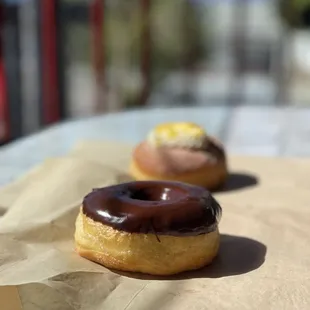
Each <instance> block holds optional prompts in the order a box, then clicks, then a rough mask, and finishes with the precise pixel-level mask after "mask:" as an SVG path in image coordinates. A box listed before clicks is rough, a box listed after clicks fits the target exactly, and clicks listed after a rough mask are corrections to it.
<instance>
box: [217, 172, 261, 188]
mask: <svg viewBox="0 0 310 310" xmlns="http://www.w3.org/2000/svg"><path fill="white" fill-rule="evenodd" d="M258 183H259V179H258V178H257V177H256V176H254V175H252V174H246V173H237V172H234V173H230V174H229V176H228V179H227V181H226V183H225V184H224V185H223V187H222V188H220V189H218V190H217V191H216V192H219V193H220V192H228V191H234V190H238V189H242V188H246V187H252V186H255V185H257V184H258Z"/></svg>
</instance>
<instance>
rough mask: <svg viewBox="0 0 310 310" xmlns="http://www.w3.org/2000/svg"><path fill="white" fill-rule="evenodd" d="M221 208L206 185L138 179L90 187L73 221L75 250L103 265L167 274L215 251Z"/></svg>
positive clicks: (203, 260)
mask: <svg viewBox="0 0 310 310" xmlns="http://www.w3.org/2000/svg"><path fill="white" fill-rule="evenodd" d="M221 212H222V209H221V207H220V205H219V204H218V203H217V201H216V200H215V199H214V198H213V197H212V195H211V194H210V193H209V192H208V191H207V190H206V189H204V188H202V187H198V186H193V185H189V184H185V183H180V182H160V181H139V182H130V183H124V184H119V185H114V186H110V187H106V188H100V189H94V190H93V191H92V192H91V193H90V194H88V195H87V196H86V197H85V198H84V201H83V204H82V206H81V209H80V214H79V216H78V218H77V221H76V232H75V241H76V250H77V252H78V253H79V254H80V255H81V256H83V257H86V258H88V259H90V260H93V261H95V262H98V263H100V264H102V265H104V266H106V267H109V268H114V269H119V270H125V271H135V272H143V273H149V274H154V275H170V274H175V273H179V272H182V271H186V270H192V269H198V268H200V267H202V266H205V265H207V264H209V263H211V262H212V260H213V259H214V257H215V256H216V254H217V252H218V247H219V231H218V223H219V221H220V218H221Z"/></svg>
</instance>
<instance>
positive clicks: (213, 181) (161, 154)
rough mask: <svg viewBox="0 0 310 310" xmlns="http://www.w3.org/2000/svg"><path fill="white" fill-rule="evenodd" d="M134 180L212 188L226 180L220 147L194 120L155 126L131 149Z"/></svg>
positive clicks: (131, 171) (225, 169)
mask: <svg viewBox="0 0 310 310" xmlns="http://www.w3.org/2000/svg"><path fill="white" fill-rule="evenodd" d="M129 171H130V175H131V176H132V177H133V179H134V180H136V181H144V180H159V181H179V182H185V183H189V184H193V185H198V186H202V187H205V188H207V189H209V190H215V189H218V188H219V187H221V186H222V185H223V184H224V183H225V181H226V179H227V175H228V172H227V164H226V155H225V151H224V147H223V146H222V144H221V143H220V142H219V141H218V140H216V139H215V138H214V137H212V136H210V135H207V134H206V132H205V131H204V130H203V129H202V128H201V127H200V126H198V125H196V124H194V123H188V122H181V123H165V124H160V125H158V126H156V127H155V128H154V129H153V130H151V132H150V133H149V134H148V136H147V138H146V139H145V141H142V142H141V143H139V144H138V145H137V146H136V147H135V148H134V151H133V154H132V160H131V163H130V169H129Z"/></svg>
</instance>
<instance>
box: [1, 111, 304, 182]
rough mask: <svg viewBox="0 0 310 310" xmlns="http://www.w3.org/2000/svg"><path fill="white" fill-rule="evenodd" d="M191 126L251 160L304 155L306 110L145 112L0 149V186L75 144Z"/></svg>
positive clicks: (66, 126) (87, 122) (58, 129)
mask: <svg viewBox="0 0 310 310" xmlns="http://www.w3.org/2000/svg"><path fill="white" fill-rule="evenodd" d="M175 120H183V121H194V122H196V123H198V124H201V125H202V126H204V127H205V129H206V130H207V131H208V132H209V133H210V134H212V135H215V136H217V137H218V138H220V139H221V140H222V142H223V143H224V144H225V146H226V148H227V150H228V152H230V153H231V154H236V155H239V154H240V155H255V156H282V157H287V156H293V157H296V156H310V122H309V121H310V109H304V108H298V109H297V108H292V107H290V108H285V107H284V108H283V107H281V108H280V107H245V106H242V107H227V106H226V107H225V106H219V107H207V108H173V109H146V110H142V111H129V112H123V113H117V114H108V115H102V116H97V117H92V118H88V119H80V120H74V121H70V122H66V123H63V124H59V125H56V126H53V127H50V128H48V129H45V130H43V131H41V132H39V133H37V134H34V135H31V136H29V137H26V138H23V139H20V140H18V141H16V142H14V143H12V144H10V145H7V146H5V147H3V148H2V149H0V185H3V184H5V183H7V182H9V181H11V180H12V179H14V178H16V177H17V176H19V175H20V174H22V173H24V172H25V171H27V170H28V169H29V168H31V167H33V166H34V165H36V164H38V163H40V162H41V161H42V160H44V159H45V158H47V157H51V156H58V155H62V154H65V153H66V152H67V151H69V150H70V148H72V146H73V145H74V144H75V143H76V142H78V141H79V140H85V139H101V140H115V141H123V142H127V143H128V142H129V143H133V144H134V143H137V142H139V141H141V140H142V139H143V138H144V137H145V135H146V133H147V132H148V131H149V130H150V129H151V128H152V127H153V126H154V125H156V124H158V123H159V122H165V121H175Z"/></svg>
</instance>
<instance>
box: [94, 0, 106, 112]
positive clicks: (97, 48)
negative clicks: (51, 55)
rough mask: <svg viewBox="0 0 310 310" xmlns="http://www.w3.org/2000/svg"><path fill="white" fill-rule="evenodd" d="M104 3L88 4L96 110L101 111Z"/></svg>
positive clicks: (96, 0) (103, 64) (103, 76)
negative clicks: (95, 87)
mask: <svg viewBox="0 0 310 310" xmlns="http://www.w3.org/2000/svg"><path fill="white" fill-rule="evenodd" d="M104 15H105V1H104V0H93V1H92V2H91V4H90V28H91V42H92V56H93V57H92V59H93V67H94V73H95V79H96V86H97V89H96V108H97V110H99V111H102V108H103V106H102V104H103V103H104V96H105V91H106V90H107V85H106V81H105V46H104V45H105V36H104Z"/></svg>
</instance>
